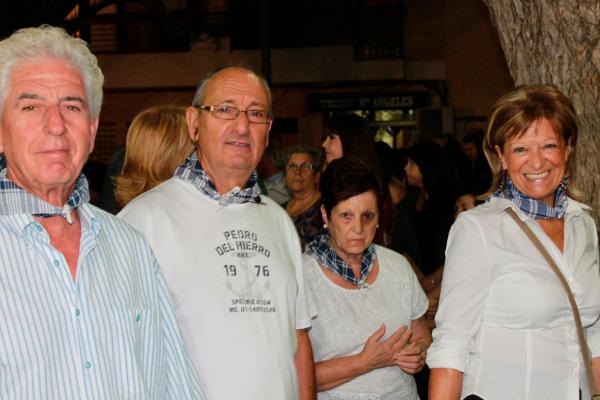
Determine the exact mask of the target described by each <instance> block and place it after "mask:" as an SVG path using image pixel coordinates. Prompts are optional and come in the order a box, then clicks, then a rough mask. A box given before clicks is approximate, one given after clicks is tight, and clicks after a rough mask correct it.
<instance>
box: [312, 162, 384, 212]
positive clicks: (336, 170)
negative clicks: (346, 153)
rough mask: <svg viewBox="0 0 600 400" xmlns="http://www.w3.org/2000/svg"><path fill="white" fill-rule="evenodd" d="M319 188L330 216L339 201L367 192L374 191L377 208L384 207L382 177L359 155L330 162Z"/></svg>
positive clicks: (322, 200)
mask: <svg viewBox="0 0 600 400" xmlns="http://www.w3.org/2000/svg"><path fill="white" fill-rule="evenodd" d="M319 189H320V190H321V203H322V204H323V207H325V211H326V212H327V215H328V216H331V210H332V209H333V208H334V207H335V206H336V205H337V204H338V203H340V202H342V201H344V200H347V199H349V198H351V197H354V196H357V195H359V194H363V193H366V192H373V194H374V195H375V198H376V199H377V209H378V210H379V212H381V210H382V209H383V201H384V199H385V192H384V188H383V184H382V182H381V179H380V178H379V175H378V174H377V173H376V172H375V171H374V170H373V168H371V167H369V166H368V165H367V164H366V163H365V162H364V161H362V160H361V159H359V158H357V157H342V158H338V159H337V160H333V161H332V162H331V163H329V165H328V166H327V168H326V169H325V172H323V175H322V176H321V182H320V184H319Z"/></svg>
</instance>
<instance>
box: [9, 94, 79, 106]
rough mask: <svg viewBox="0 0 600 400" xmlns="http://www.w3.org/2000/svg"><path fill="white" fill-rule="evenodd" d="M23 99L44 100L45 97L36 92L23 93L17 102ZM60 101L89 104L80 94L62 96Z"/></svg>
mask: <svg viewBox="0 0 600 400" xmlns="http://www.w3.org/2000/svg"><path fill="white" fill-rule="evenodd" d="M21 100H44V98H43V97H42V96H40V95H39V94H35V93H21V95H20V96H19V97H18V98H17V102H19V101H21ZM60 101H75V102H78V103H81V104H87V103H86V101H85V100H84V99H83V98H82V97H80V96H65V97H62V98H60Z"/></svg>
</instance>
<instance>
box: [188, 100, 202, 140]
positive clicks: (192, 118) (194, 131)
mask: <svg viewBox="0 0 600 400" xmlns="http://www.w3.org/2000/svg"><path fill="white" fill-rule="evenodd" d="M199 114H200V112H199V111H198V109H197V108H196V107H193V106H192V107H188V108H187V110H185V122H186V123H187V128H188V134H189V136H190V140H191V141H192V142H193V143H197V142H198V116H199Z"/></svg>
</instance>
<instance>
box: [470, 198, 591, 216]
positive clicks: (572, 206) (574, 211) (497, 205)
mask: <svg viewBox="0 0 600 400" xmlns="http://www.w3.org/2000/svg"><path fill="white" fill-rule="evenodd" d="M480 207H483V208H485V209H486V210H487V211H488V212H489V213H492V214H497V213H500V212H503V211H504V210H506V209H507V208H509V207H510V208H512V209H513V210H515V212H517V214H518V215H519V216H520V217H521V219H523V220H525V219H532V218H530V217H528V216H526V215H525V213H523V212H522V211H521V210H520V209H519V207H517V206H516V204H514V203H513V202H512V201H510V200H507V199H503V198H500V197H492V198H490V199H488V201H486V202H485V203H484V204H482V205H481V206H480ZM589 211H591V207H589V206H588V205H587V204H583V203H580V202H579V201H577V200H574V199H572V198H571V197H567V210H566V213H565V217H575V216H579V215H580V214H581V213H582V212H589Z"/></svg>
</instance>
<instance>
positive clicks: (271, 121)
mask: <svg viewBox="0 0 600 400" xmlns="http://www.w3.org/2000/svg"><path fill="white" fill-rule="evenodd" d="M272 126H273V118H271V120H270V121H269V127H268V128H267V140H265V149H266V148H267V147H269V136H271V127H272Z"/></svg>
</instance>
